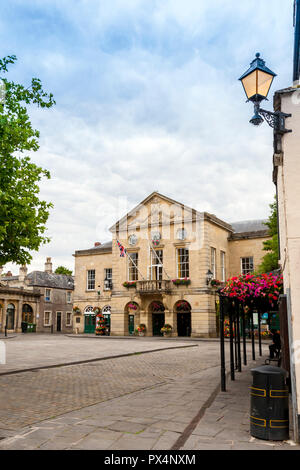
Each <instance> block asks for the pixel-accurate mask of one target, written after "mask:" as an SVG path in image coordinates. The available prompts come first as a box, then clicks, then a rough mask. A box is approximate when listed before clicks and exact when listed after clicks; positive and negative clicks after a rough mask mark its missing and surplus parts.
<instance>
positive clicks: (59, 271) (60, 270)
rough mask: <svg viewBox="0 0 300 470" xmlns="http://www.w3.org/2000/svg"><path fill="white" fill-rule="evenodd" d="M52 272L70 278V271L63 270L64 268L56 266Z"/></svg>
mask: <svg viewBox="0 0 300 470" xmlns="http://www.w3.org/2000/svg"><path fill="white" fill-rule="evenodd" d="M54 272H55V274H65V275H66V276H72V271H70V269H68V268H65V267H64V266H58V268H56V270H55V271H54Z"/></svg>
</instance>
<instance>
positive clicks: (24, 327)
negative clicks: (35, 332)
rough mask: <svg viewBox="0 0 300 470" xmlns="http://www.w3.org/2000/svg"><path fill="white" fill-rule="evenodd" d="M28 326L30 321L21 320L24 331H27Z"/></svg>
mask: <svg viewBox="0 0 300 470" xmlns="http://www.w3.org/2000/svg"><path fill="white" fill-rule="evenodd" d="M27 326H28V323H27V322H26V321H22V322H21V330H22V333H27Z"/></svg>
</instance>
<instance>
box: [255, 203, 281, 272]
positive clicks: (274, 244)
mask: <svg viewBox="0 0 300 470" xmlns="http://www.w3.org/2000/svg"><path fill="white" fill-rule="evenodd" d="M270 209H271V214H270V216H269V219H268V221H267V222H266V223H265V225H267V226H268V227H269V235H270V237H272V238H270V240H266V241H265V242H263V250H264V251H267V252H268V253H267V254H266V255H265V256H264V257H263V260H262V263H261V265H260V267H259V272H261V273H263V272H264V273H267V272H270V271H274V269H278V225H277V218H278V214H277V203H276V197H275V201H274V202H273V203H272V204H270Z"/></svg>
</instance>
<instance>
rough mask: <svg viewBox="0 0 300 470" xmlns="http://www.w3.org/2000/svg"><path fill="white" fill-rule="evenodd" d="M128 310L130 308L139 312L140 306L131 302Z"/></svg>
mask: <svg viewBox="0 0 300 470" xmlns="http://www.w3.org/2000/svg"><path fill="white" fill-rule="evenodd" d="M128 308H130V309H131V310H137V309H138V304H137V303H135V302H130V303H129V304H128Z"/></svg>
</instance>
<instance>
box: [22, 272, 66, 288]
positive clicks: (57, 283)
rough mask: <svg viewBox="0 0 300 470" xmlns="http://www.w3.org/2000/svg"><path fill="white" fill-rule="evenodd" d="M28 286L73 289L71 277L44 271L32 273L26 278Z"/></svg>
mask: <svg viewBox="0 0 300 470" xmlns="http://www.w3.org/2000/svg"><path fill="white" fill-rule="evenodd" d="M26 279H27V280H29V281H30V282H29V285H30V286H39V287H52V288H57V289H68V290H73V289H74V278H73V276H66V275H65V274H55V273H47V272H45V271H33V272H32V273H29V274H28V275H27V276H26Z"/></svg>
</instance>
